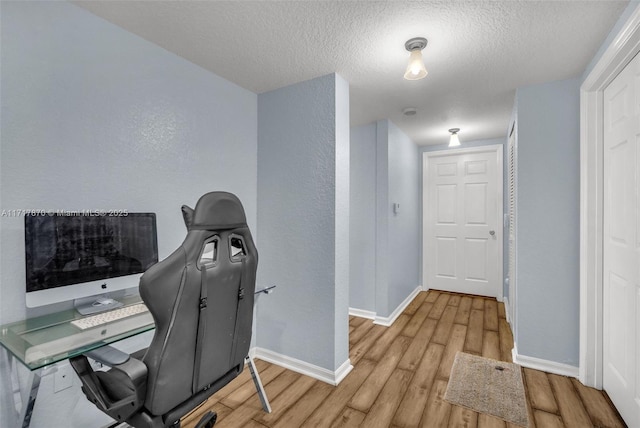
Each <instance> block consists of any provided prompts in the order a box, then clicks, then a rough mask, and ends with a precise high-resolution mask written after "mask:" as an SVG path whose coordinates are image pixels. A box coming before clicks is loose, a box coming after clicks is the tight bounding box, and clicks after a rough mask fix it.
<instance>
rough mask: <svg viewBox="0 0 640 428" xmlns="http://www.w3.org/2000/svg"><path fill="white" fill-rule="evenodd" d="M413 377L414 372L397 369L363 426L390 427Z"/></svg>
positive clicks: (369, 427) (368, 427)
mask: <svg viewBox="0 0 640 428" xmlns="http://www.w3.org/2000/svg"><path fill="white" fill-rule="evenodd" d="M412 376H413V372H410V371H408V370H402V369H395V370H394V371H393V373H392V374H391V377H390V378H389V380H388V381H387V383H386V384H385V385H384V388H382V391H381V392H380V395H378V398H377V399H376V401H375V402H374V403H373V406H371V410H369V413H367V417H366V418H364V422H363V423H362V425H363V426H365V427H367V428H386V427H388V426H389V425H390V423H391V419H392V418H393V415H394V414H395V412H396V409H397V408H398V405H399V404H400V400H401V399H402V397H403V396H404V393H405V391H406V390H407V386H408V384H409V380H411V377H412Z"/></svg>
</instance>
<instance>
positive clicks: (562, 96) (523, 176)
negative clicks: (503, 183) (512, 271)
mask: <svg viewBox="0 0 640 428" xmlns="http://www.w3.org/2000/svg"><path fill="white" fill-rule="evenodd" d="M579 85H580V80H579V78H575V79H569V80H563V81H558V82H551V83H545V84H541V85H534V86H528V87H524V88H519V89H518V90H517V94H516V98H517V119H516V120H517V124H518V125H517V126H518V135H517V138H518V158H517V168H518V183H517V212H518V219H517V222H516V227H517V231H516V233H517V245H518V259H517V287H518V295H517V301H516V302H515V304H516V305H517V306H516V317H517V320H516V331H515V332H514V333H515V339H516V344H517V346H518V353H519V354H521V355H523V356H530V357H537V358H542V359H545V360H550V361H556V362H559V363H564V364H569V365H573V366H577V365H578V351H579V342H578V339H579V297H580V284H579V261H580V260H579V256H580V251H579V245H580V235H579V230H580V211H579V210H580V126H579V123H580V120H579V118H580V116H579V114H580V103H579Z"/></svg>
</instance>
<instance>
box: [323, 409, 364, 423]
mask: <svg viewBox="0 0 640 428" xmlns="http://www.w3.org/2000/svg"><path fill="white" fill-rule="evenodd" d="M366 416H367V415H366V414H365V413H363V412H359V411H357V410H355V409H351V408H349V407H345V408H344V410H343V412H342V413H341V414H340V416H339V417H338V419H337V420H336V421H335V422H334V423H333V424H332V425H331V428H356V427H359V426H360V425H361V424H362V421H364V418H365V417H366Z"/></svg>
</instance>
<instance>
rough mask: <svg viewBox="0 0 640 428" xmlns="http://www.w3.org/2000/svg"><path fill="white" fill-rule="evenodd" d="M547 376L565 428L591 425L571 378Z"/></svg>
mask: <svg viewBox="0 0 640 428" xmlns="http://www.w3.org/2000/svg"><path fill="white" fill-rule="evenodd" d="M547 377H548V378H549V382H550V383H551V387H552V388H553V391H554V396H555V398H556V400H557V402H558V407H559V408H560V416H561V417H562V421H563V422H564V424H565V425H566V426H567V428H573V427H576V428H577V427H588V426H591V419H590V418H589V414H588V413H587V411H586V410H585V409H584V406H583V405H582V401H581V400H580V397H579V396H578V393H577V392H576V390H575V388H574V387H573V384H572V382H571V379H569V378H568V377H565V376H559V375H555V374H548V375H547Z"/></svg>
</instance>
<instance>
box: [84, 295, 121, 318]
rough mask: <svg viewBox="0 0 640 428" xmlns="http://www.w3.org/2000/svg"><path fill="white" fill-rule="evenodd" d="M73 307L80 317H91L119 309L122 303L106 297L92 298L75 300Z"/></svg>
mask: <svg viewBox="0 0 640 428" xmlns="http://www.w3.org/2000/svg"><path fill="white" fill-rule="evenodd" d="M73 305H74V306H75V308H76V311H78V312H79V313H80V315H91V314H97V313H98V312H104V311H109V310H111V309H115V308H119V307H120V306H122V303H121V302H119V301H117V300H114V299H112V298H110V297H106V296H90V297H83V298H81V299H75V300H74V301H73Z"/></svg>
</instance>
